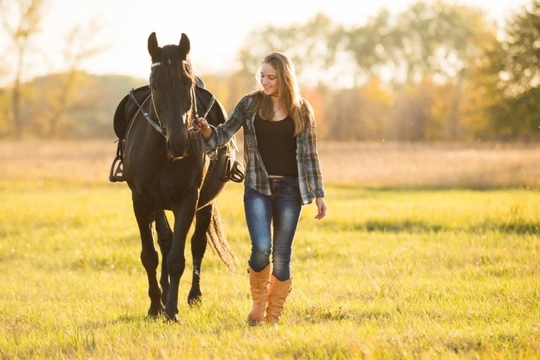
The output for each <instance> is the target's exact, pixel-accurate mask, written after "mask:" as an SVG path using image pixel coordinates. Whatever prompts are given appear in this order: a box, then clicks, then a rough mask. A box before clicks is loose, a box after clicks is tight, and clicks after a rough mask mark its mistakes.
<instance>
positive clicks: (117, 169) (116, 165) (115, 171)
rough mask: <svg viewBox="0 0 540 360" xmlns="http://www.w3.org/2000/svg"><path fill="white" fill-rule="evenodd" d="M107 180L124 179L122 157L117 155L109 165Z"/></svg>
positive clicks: (117, 180) (116, 180) (120, 180)
mask: <svg viewBox="0 0 540 360" xmlns="http://www.w3.org/2000/svg"><path fill="white" fill-rule="evenodd" d="M109 181H110V182H122V181H126V178H125V177H124V159H123V158H122V157H121V156H117V157H116V158H115V159H114V161H113V163H112V165H111V172H110V174H109Z"/></svg>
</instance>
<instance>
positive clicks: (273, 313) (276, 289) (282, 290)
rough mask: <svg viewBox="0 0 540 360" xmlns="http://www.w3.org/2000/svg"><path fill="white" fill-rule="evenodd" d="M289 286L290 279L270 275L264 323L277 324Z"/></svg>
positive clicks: (290, 285)
mask: <svg viewBox="0 0 540 360" xmlns="http://www.w3.org/2000/svg"><path fill="white" fill-rule="evenodd" d="M291 288H292V279H289V280H285V281H279V280H278V279H277V278H276V277H275V276H274V275H272V276H271V277H270V288H269V290H268V306H267V307H266V316H265V317H264V322H265V323H267V324H270V325H274V324H277V322H278V320H279V317H280V316H281V313H282V311H283V307H284V306H285V301H286V300H287V297H288V296H289V293H290V292H291Z"/></svg>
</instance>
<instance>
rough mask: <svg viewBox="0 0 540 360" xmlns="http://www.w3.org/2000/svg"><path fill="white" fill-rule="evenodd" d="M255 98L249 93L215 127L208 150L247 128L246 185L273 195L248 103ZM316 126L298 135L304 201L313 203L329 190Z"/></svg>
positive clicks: (299, 168)
mask: <svg viewBox="0 0 540 360" xmlns="http://www.w3.org/2000/svg"><path fill="white" fill-rule="evenodd" d="M252 100H253V99H252V98H251V97H250V96H249V95H246V96H244V97H243V98H242V99H241V100H240V101H239V102H238V104H237V105H236V106H235V108H234V109H233V111H232V112H231V115H230V117H229V119H228V120H227V121H225V122H224V123H223V124H220V125H218V126H217V127H214V126H211V129H212V135H211V137H210V139H208V140H207V141H206V147H207V151H208V152H209V153H211V152H214V151H215V150H216V149H217V148H218V147H221V146H223V145H225V144H227V142H228V141H229V140H230V139H231V138H232V137H233V136H234V135H235V134H236V133H237V132H238V130H240V128H241V127H243V128H244V162H245V179H244V186H245V187H248V188H253V189H255V190H257V191H258V192H260V193H261V194H264V195H272V193H271V190H270V185H269V183H268V173H267V172H266V168H265V167H264V163H263V161H262V157H261V155H260V153H259V149H258V145H257V136H256V135H255V125H254V122H255V116H256V113H254V114H251V115H250V114H248V113H247V107H248V106H247V105H248V104H249V103H250V102H251V101H252ZM316 138H317V136H316V128H315V125H314V124H313V125H312V126H309V127H308V128H306V129H304V130H303V131H302V132H301V133H300V134H298V136H297V137H296V158H297V163H298V182H299V185H300V194H301V196H302V203H303V204H310V203H311V202H312V201H313V199H314V198H316V197H324V196H325V191H324V186H323V179H322V174H321V169H320V164H319V155H318V153H317V142H316Z"/></svg>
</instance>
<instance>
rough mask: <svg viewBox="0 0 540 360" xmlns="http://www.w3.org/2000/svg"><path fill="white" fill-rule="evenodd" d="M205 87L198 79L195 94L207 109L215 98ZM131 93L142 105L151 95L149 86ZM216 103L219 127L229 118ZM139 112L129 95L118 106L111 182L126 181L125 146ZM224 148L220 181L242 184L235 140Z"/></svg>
mask: <svg viewBox="0 0 540 360" xmlns="http://www.w3.org/2000/svg"><path fill="white" fill-rule="evenodd" d="M204 86H205V85H204V82H203V81H202V80H201V79H200V78H198V77H197V86H196V91H195V94H196V97H197V100H199V101H200V102H201V105H203V107H205V108H207V107H209V106H211V101H212V99H213V97H214V96H213V95H212V93H210V92H209V91H208V90H206V89H205V88H204ZM131 93H132V96H133V97H134V98H135V100H136V101H137V103H138V104H142V103H143V102H144V101H145V100H146V99H147V98H148V97H149V96H150V95H151V90H150V86H148V85H145V86H141V87H139V88H137V89H134V90H132V91H131ZM215 103H217V105H219V108H220V110H221V111H220V112H219V117H218V119H217V122H216V124H215V125H217V124H221V123H223V122H225V120H226V119H227V116H226V112H225V110H224V109H223V107H222V105H221V104H220V103H219V102H218V101H216V102H215ZM138 110H139V107H138V105H137V104H136V103H135V102H134V101H133V100H131V98H130V94H128V95H126V96H124V98H123V99H122V100H121V101H120V103H119V104H118V106H117V108H116V111H115V112H114V118H113V128H114V133H115V134H116V136H118V139H117V140H116V142H118V146H117V149H116V157H115V158H114V160H113V162H112V164H111V169H110V173H109V181H111V182H122V181H125V180H126V179H125V176H124V152H123V146H124V141H125V135H126V131H127V129H128V127H129V124H130V122H131V121H132V120H133V119H134V117H135V114H136V113H137V111H138ZM224 148H225V151H226V162H225V166H224V168H223V172H222V175H221V176H220V180H221V181H223V182H227V181H233V182H238V183H240V182H242V181H243V180H244V170H243V166H242V164H240V163H239V162H238V161H236V160H234V161H232V158H231V152H232V151H237V148H236V143H235V141H234V138H233V139H232V140H231V141H230V142H229V144H227V145H225V146H224ZM220 150H221V149H220ZM214 158H215V156H214Z"/></svg>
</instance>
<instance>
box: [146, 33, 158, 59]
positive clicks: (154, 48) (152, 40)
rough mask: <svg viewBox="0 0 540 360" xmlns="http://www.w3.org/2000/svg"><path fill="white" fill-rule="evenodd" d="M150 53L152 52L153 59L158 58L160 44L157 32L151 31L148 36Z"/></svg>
mask: <svg viewBox="0 0 540 360" xmlns="http://www.w3.org/2000/svg"><path fill="white" fill-rule="evenodd" d="M148 53H150V56H151V57H152V60H156V58H157V56H158V53H159V46H158V42H157V37H156V33H155V32H153V33H151V34H150V36H149V37H148Z"/></svg>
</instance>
